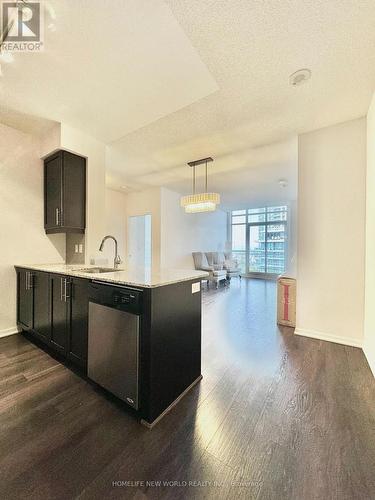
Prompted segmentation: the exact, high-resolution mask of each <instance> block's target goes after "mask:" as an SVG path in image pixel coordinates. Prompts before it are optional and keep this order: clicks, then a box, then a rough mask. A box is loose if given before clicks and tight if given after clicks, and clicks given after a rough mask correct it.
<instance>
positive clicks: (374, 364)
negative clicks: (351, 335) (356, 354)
mask: <svg viewBox="0 0 375 500" xmlns="http://www.w3.org/2000/svg"><path fill="white" fill-rule="evenodd" d="M363 352H364V353H365V356H366V359H367V363H368V364H369V367H370V370H371V371H372V374H373V375H374V377H375V352H372V351H371V350H370V349H369V348H368V346H366V344H365V345H364V346H363Z"/></svg>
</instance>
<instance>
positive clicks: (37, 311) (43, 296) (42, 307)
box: [32, 271, 51, 344]
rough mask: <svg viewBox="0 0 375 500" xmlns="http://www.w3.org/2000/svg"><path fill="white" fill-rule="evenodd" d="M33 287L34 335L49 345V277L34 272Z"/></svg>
mask: <svg viewBox="0 0 375 500" xmlns="http://www.w3.org/2000/svg"><path fill="white" fill-rule="evenodd" d="M32 286H33V290H34V319H33V333H34V334H35V336H36V337H37V338H39V340H42V341H43V342H45V343H46V344H48V343H49V342H50V340H51V324H50V314H49V296H50V293H49V275H48V274H47V273H41V272H37V271H33V279H32Z"/></svg>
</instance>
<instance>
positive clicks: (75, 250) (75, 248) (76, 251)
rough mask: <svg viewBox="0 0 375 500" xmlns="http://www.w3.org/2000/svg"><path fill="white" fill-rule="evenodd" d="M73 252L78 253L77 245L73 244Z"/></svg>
mask: <svg viewBox="0 0 375 500" xmlns="http://www.w3.org/2000/svg"><path fill="white" fill-rule="evenodd" d="M74 252H75V253H78V245H74Z"/></svg>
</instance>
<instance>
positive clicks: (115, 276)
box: [15, 264, 209, 288]
mask: <svg viewBox="0 0 375 500" xmlns="http://www.w3.org/2000/svg"><path fill="white" fill-rule="evenodd" d="M15 267H18V268H23V269H30V270H34V271H43V272H47V273H56V274H64V275H66V276H73V277H77V278H85V279H89V280H95V281H102V282H104V283H113V284H117V285H127V286H137V287H140V288H155V287H159V286H166V285H172V284H175V283H180V282H183V281H191V280H194V279H197V280H198V279H207V277H208V275H209V274H208V273H207V272H205V271H194V270H190V269H166V268H141V267H139V268H129V269H123V270H118V271H114V272H109V273H86V272H84V269H90V268H96V267H99V266H95V265H84V264H75V265H73V264H72V265H69V264H16V265H15Z"/></svg>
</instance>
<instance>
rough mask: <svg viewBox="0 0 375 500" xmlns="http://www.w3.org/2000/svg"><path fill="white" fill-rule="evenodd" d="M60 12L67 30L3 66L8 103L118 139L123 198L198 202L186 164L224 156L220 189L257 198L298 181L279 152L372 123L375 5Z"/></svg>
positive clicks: (343, 0) (79, 3)
mask: <svg viewBox="0 0 375 500" xmlns="http://www.w3.org/2000/svg"><path fill="white" fill-rule="evenodd" d="M50 3H51V5H52V6H53V7H54V9H55V11H56V19H55V20H54V23H55V25H56V31H55V32H53V31H49V30H48V29H47V31H46V51H45V52H44V53H43V54H39V55H31V54H16V55H15V61H14V62H13V63H11V64H8V65H3V76H2V77H1V78H0V82H1V83H0V106H4V105H6V106H7V108H9V109H11V110H16V111H17V112H24V113H27V114H28V115H31V116H38V117H39V118H45V119H48V120H55V121H65V122H66V123H68V124H70V125H72V126H74V127H76V128H80V129H82V130H84V131H86V132H88V133H90V134H92V135H94V136H96V137H97V138H99V139H101V140H103V141H105V142H107V143H108V144H109V148H108V165H107V167H108V182H109V184H110V185H111V186H112V187H115V188H119V186H121V185H127V186H128V187H129V189H139V188H141V187H143V186H146V185H167V186H169V187H172V188H174V189H178V190H180V191H185V192H187V190H189V187H190V181H189V176H190V171H189V169H188V167H186V162H187V161H190V160H194V159H198V158H201V157H205V156H213V157H214V158H215V162H214V164H213V166H212V167H211V170H212V172H213V177H214V178H215V179H214V178H213V181H214V182H215V183H216V182H217V186H218V189H219V188H221V187H222V189H223V190H224V192H225V190H227V191H226V192H227V193H228V199H229V198H230V192H232V191H233V189H234V190H237V191H238V192H240V191H241V190H242V191H246V188H244V186H246V185H249V186H250V185H251V186H252V188H251V189H250V188H249V196H250V194H251V191H252V190H253V191H257V189H256V186H257V183H258V184H259V185H263V184H264V182H263V180H262V176H261V175H260V172H261V171H262V172H264V177H265V178H268V174H266V169H269V172H271V171H272V172H273V174H272V175H273V177H274V178H276V177H279V176H281V174H282V168H284V172H285V175H283V177H286V176H287V175H288V172H290V170H288V169H290V168H291V165H292V164H294V163H293V161H294V157H293V158H292V156H290V157H288V158H289V159H288V158H286V157H285V156H283V154H282V152H280V151H281V150H282V148H281V150H280V148H279V146H278V144H284V143H285V144H288V141H290V140H293V138H295V137H296V134H298V133H301V132H305V131H309V130H313V129H317V128H321V127H324V126H328V125H331V124H333V123H338V122H341V121H345V120H349V119H352V118H357V117H359V116H363V115H365V114H366V112H367V108H368V104H369V101H370V97H371V94H372V92H373V90H374V88H375V50H374V47H375V30H374V24H375V2H374V0H361V1H358V0H329V1H327V0H284V1H280V0H268V1H267V2H266V1H249V0H231V1H221V0H166V1H165V2H162V1H161V0H152V1H149V0H117V1H116V0H111V1H103V0H102V1H100V2H99V0H90V1H88V0H65V1H64V2H61V1H60V2H59V1H57V0H54V1H53V2H50ZM306 67H307V68H310V69H311V71H312V79H311V80H310V81H309V82H308V83H307V84H305V85H303V86H300V87H291V86H290V85H289V84H288V77H289V75H290V74H291V73H293V72H294V71H296V70H297V69H299V68H306ZM0 119H1V113H0ZM273 143H275V146H274V147H273V149H272V148H271V149H272V151H274V152H278V151H279V153H280V157H279V158H275V159H273V160H270V158H269V150H268V149H267V148H263V147H262V146H264V145H268V144H273ZM275 154H277V153H275ZM263 155H264V156H263ZM262 165H263V170H260V167H261V166H262ZM251 169H253V170H254V172H256V171H258V173H259V174H255V173H254V172H248V170H251ZM214 172H217V173H216V174H215V173H214ZM235 173H236V174H235ZM219 176H220V178H221V179H222V181H219ZM224 179H225V182H224ZM245 179H246V182H244V180H245ZM257 179H258V180H257ZM270 182H271V181H270ZM272 182H273V181H272ZM229 186H232V187H231V188H230V189H229ZM242 191H241V192H242ZM224 194H225V193H224ZM253 195H254V193H253V194H252V195H251V196H253ZM245 197H246V192H245V193H244V195H243V198H245Z"/></svg>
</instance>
